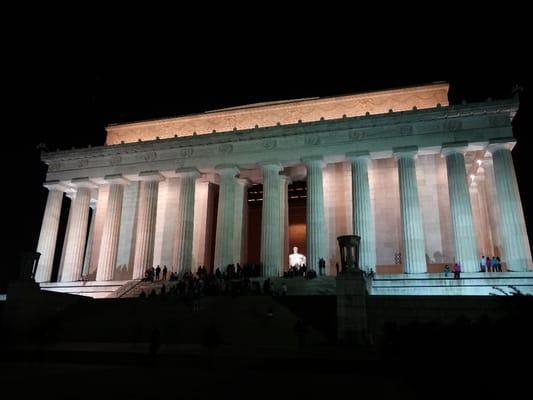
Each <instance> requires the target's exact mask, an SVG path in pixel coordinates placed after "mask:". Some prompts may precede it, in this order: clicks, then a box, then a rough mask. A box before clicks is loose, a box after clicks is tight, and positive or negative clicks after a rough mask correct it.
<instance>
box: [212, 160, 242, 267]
mask: <svg viewBox="0 0 533 400" xmlns="http://www.w3.org/2000/svg"><path fill="white" fill-rule="evenodd" d="M215 169H216V170H217V171H218V173H219V174H220V189H219V195H218V213H217V232H216V242H215V261H214V269H217V268H220V270H221V271H225V270H226V267H227V266H228V264H233V262H234V260H233V233H234V229H233V228H234V223H235V220H234V216H235V175H237V173H238V172H239V170H238V169H237V167H236V166H234V165H219V166H217V167H215Z"/></svg>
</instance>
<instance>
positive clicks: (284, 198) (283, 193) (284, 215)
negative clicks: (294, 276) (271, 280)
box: [279, 175, 290, 276]
mask: <svg viewBox="0 0 533 400" xmlns="http://www.w3.org/2000/svg"><path fill="white" fill-rule="evenodd" d="M279 177H280V180H281V183H280V209H281V211H280V231H281V232H280V235H279V237H280V238H281V266H280V270H279V275H280V276H283V272H284V271H286V270H287V268H288V266H289V251H290V250H289V193H288V190H289V188H288V186H289V180H290V178H289V177H288V176H287V175H280V176H279Z"/></svg>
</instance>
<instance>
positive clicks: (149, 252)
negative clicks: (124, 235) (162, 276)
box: [133, 171, 163, 279]
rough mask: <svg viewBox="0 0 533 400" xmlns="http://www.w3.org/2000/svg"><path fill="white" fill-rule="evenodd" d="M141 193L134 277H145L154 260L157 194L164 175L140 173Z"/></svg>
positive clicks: (150, 172)
mask: <svg viewBox="0 0 533 400" xmlns="http://www.w3.org/2000/svg"><path fill="white" fill-rule="evenodd" d="M139 180H140V181H141V184H140V193H139V206H138V207H139V208H138V216H137V230H136V235H135V256H134V259H133V279H142V278H144V273H145V271H146V269H147V268H151V267H152V266H153V265H152V263H153V260H154V238H155V220H156V215H157V194H158V191H159V182H160V181H161V180H163V177H162V176H161V175H160V174H159V173H158V172H154V171H148V172H141V173H140V174H139Z"/></svg>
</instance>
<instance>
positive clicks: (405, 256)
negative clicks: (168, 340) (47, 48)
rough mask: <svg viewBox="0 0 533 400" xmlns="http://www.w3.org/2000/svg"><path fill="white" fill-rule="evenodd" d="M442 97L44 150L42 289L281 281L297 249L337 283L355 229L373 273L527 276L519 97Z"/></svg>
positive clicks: (327, 105)
mask: <svg viewBox="0 0 533 400" xmlns="http://www.w3.org/2000/svg"><path fill="white" fill-rule="evenodd" d="M447 94H448V85H447V84H446V83H436V84H430V85H425V86H418V87H410V88H403V89H394V90H386V91H380V92H373V93H363V94H356V95H346V96H338V97H331V98H309V99H300V100H292V101H280V102H272V103H262V104H252V105H248V106H242V107H234V108H228V109H223V110H214V111H209V112H205V113H201V114H196V115H188V116H183V117H176V118H168V119H160V120H153V121H143V122H136V123H127V124H119V125H110V126H108V127H107V140H106V144H105V145H104V146H101V147H92V148H85V149H73V150H68V151H57V152H47V153H43V154H42V160H43V161H44V162H45V163H46V164H47V165H48V173H47V178H46V182H45V184H44V185H45V187H46V188H47V189H48V190H49V192H48V200H47V204H46V209H45V213H44V216H43V222H42V228H41V234H40V238H39V242H38V247H37V251H38V252H40V253H41V258H40V262H39V266H38V270H37V272H36V277H35V278H36V281H38V282H49V281H51V280H57V281H60V282H72V281H78V280H81V279H89V280H96V281H111V280H118V279H120V280H128V279H139V278H142V277H143V276H144V272H145V270H146V269H147V268H149V267H151V266H153V265H154V266H155V265H160V266H161V267H162V266H163V265H166V266H167V267H168V268H169V270H170V271H175V272H178V273H183V272H186V271H193V272H194V271H196V269H197V268H198V266H199V265H205V266H207V267H208V268H216V267H221V268H224V267H225V266H226V265H228V264H230V263H240V264H244V263H259V262H260V263H262V265H263V274H264V275H265V276H279V275H282V273H283V271H284V270H285V269H286V268H287V266H288V257H289V253H290V252H291V251H292V249H293V247H295V246H297V247H298V248H299V249H300V252H302V253H303V254H304V255H305V256H306V257H307V264H308V266H309V267H310V268H314V269H317V268H318V260H319V259H320V258H324V259H325V260H326V271H327V273H328V274H335V263H336V262H339V249H338V245H337V240H336V238H337V237H338V236H340V235H346V234H352V233H354V234H357V235H360V236H361V238H362V239H361V249H360V265H361V266H362V268H364V269H370V268H372V269H373V270H375V271H377V272H378V273H404V272H405V273H425V272H432V271H437V270H441V269H442V265H443V264H444V263H452V262H454V261H455V260H458V261H459V262H460V263H461V264H462V267H463V271H465V272H475V271H478V262H479V261H478V260H479V258H480V257H481V255H489V256H492V255H497V256H500V257H501V259H502V260H503V262H504V266H505V268H506V269H507V270H511V271H526V270H528V269H531V268H532V267H533V265H532V261H531V250H530V247H529V241H528V237H527V232H526V226H525V220H524V215H523V211H522V204H521V201H520V196H519V192H518V185H517V180H516V176H515V171H514V166H513V161H512V156H511V151H512V148H513V146H514V144H515V140H514V139H513V135H512V129H511V121H512V119H513V117H514V114H515V113H516V110H517V108H518V101H517V99H508V100H502V101H486V102H481V103H471V104H461V105H453V106H450V105H448V95H447ZM69 203H70V206H69V209H68V221H66V225H65V226H62V227H61V226H60V222H61V219H60V214H61V211H62V207H63V210H64V208H65V207H67V206H68V204H69ZM60 231H64V232H65V234H64V235H59V234H58V232H60Z"/></svg>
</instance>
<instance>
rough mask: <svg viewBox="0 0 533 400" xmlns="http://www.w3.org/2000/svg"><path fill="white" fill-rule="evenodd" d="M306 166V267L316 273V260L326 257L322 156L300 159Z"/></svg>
mask: <svg viewBox="0 0 533 400" xmlns="http://www.w3.org/2000/svg"><path fill="white" fill-rule="evenodd" d="M302 162H303V163H304V164H305V166H306V168H307V269H308V270H311V269H312V270H314V271H316V273H317V274H318V272H319V271H318V261H319V260H320V258H324V259H325V258H326V257H327V253H326V233H325V231H324V229H325V221H324V188H323V181H322V169H323V168H324V161H323V160H322V157H309V158H304V159H302ZM326 268H327V267H326Z"/></svg>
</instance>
